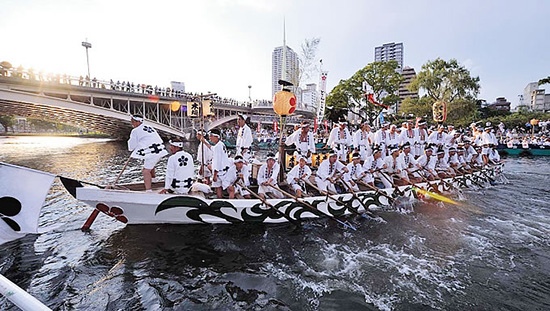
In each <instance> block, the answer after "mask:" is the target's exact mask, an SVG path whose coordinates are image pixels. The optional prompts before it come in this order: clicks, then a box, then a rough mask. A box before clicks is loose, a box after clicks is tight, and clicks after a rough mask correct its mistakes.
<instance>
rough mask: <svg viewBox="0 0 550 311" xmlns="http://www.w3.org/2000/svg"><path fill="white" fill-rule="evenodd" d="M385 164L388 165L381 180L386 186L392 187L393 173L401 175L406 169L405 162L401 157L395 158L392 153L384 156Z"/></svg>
mask: <svg viewBox="0 0 550 311" xmlns="http://www.w3.org/2000/svg"><path fill="white" fill-rule="evenodd" d="M384 164H386V166H387V167H386V168H385V169H383V173H382V176H381V180H382V183H384V186H385V187H386V188H391V187H393V185H392V183H393V177H392V175H393V174H397V175H400V176H401V174H402V173H403V170H404V167H403V163H402V162H401V161H400V160H399V157H396V158H395V159H394V157H393V156H392V155H389V156H387V157H386V158H384Z"/></svg>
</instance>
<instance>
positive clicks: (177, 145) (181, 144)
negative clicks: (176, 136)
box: [168, 140, 183, 148]
mask: <svg viewBox="0 0 550 311" xmlns="http://www.w3.org/2000/svg"><path fill="white" fill-rule="evenodd" d="M168 143H169V144H170V145H172V146H176V147H180V148H183V142H181V141H179V142H173V141H172V140H169V141H168Z"/></svg>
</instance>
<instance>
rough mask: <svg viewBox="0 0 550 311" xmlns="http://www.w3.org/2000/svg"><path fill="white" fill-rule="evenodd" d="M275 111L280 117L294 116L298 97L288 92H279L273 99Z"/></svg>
mask: <svg viewBox="0 0 550 311" xmlns="http://www.w3.org/2000/svg"><path fill="white" fill-rule="evenodd" d="M273 110H274V111H275V113H276V114H278V115H280V116H286V115H289V114H293V113H294V110H296V95H294V94H293V93H291V92H288V91H279V92H277V93H275V97H274V98H273Z"/></svg>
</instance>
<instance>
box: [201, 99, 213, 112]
mask: <svg viewBox="0 0 550 311" xmlns="http://www.w3.org/2000/svg"><path fill="white" fill-rule="evenodd" d="M202 115H203V116H213V115H214V102H213V101H212V100H210V99H207V100H203V101H202Z"/></svg>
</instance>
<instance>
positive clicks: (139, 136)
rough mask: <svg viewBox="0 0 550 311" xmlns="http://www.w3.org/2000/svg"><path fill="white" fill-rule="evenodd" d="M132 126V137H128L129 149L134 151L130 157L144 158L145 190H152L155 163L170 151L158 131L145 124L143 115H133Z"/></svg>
mask: <svg viewBox="0 0 550 311" xmlns="http://www.w3.org/2000/svg"><path fill="white" fill-rule="evenodd" d="M130 121H131V122H132V127H133V128H134V129H133V130H132V132H130V139H128V150H130V151H132V154H131V155H130V157H132V158H134V159H143V160H144V163H143V170H142V174H143V182H144V184H145V191H147V192H151V191H152V190H151V181H152V179H153V178H154V177H155V165H156V164H157V163H158V161H159V160H160V159H161V158H162V157H163V156H165V155H167V154H168V151H166V149H165V148H164V142H163V141H162V138H160V136H159V134H158V133H157V131H156V130H155V129H154V128H152V127H150V126H147V125H144V124H143V117H142V116H140V115H133V116H132V118H131V120H130Z"/></svg>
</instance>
